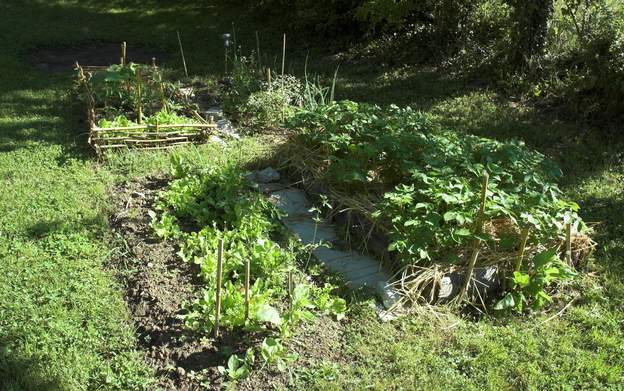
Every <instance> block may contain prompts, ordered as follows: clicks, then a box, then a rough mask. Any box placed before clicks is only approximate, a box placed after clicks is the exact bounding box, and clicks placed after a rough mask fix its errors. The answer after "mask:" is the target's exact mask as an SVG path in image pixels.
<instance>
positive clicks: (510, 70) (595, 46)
mask: <svg viewBox="0 0 624 391" xmlns="http://www.w3.org/2000/svg"><path fill="white" fill-rule="evenodd" d="M251 3H252V10H253V12H254V13H256V14H258V15H261V16H262V17H263V18H264V17H266V16H269V17H270V19H271V20H273V21H275V23H276V24H278V25H279V26H280V27H281V28H284V27H286V28H287V29H289V30H290V31H291V32H295V33H305V34H307V35H313V36H314V37H318V38H321V39H322V38H327V37H331V38H332V41H333V42H334V43H338V44H340V43H342V45H346V44H349V46H351V45H352V43H353V41H354V40H355V41H361V44H362V45H363V47H364V48H366V50H362V51H361V52H365V53H370V52H372V53H373V54H375V55H376V56H378V57H379V58H380V59H382V60H383V61H384V62H388V63H391V64H397V63H403V62H408V63H409V62H426V63H430V64H436V65H439V64H443V65H446V67H447V69H448V70H449V71H451V72H456V73H461V74H472V75H473V76H474V75H479V78H487V79H488V80H487V81H488V82H493V83H495V84H496V85H498V86H499V87H503V88H504V89H506V90H508V91H510V92H518V91H520V92H522V93H524V95H525V96H526V97H527V98H532V99H537V100H539V101H540V102H544V103H548V104H549V105H550V106H555V107H558V108H560V109H562V112H563V113H564V114H567V115H572V116H575V117H576V116H578V117H582V118H589V119H593V120H600V119H603V116H604V115H605V114H606V115H620V116H621V112H622V109H624V106H623V105H624V103H622V102H624V14H623V12H624V11H623V10H624V2H623V1H622V0H530V1H519V0H478V1H468V0H459V1H450V0H426V1H416V0H393V1H379V0H349V1H335V0H320V1H297V2H293V1H286V0H253V1H251ZM311 32H312V33H311ZM484 75H487V76H484ZM510 80H511V81H510Z"/></svg>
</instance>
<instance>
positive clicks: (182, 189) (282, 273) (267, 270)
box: [151, 156, 346, 380]
mask: <svg viewBox="0 0 624 391" xmlns="http://www.w3.org/2000/svg"><path fill="white" fill-rule="evenodd" d="M172 167H173V168H172V174H173V179H172V181H171V183H170V184H169V185H168V186H167V188H166V189H165V190H163V191H162V192H161V193H160V195H159V197H158V199H157V201H156V205H155V210H154V211H152V213H151V215H152V227H153V229H154V232H155V234H156V235H157V236H158V237H160V238H162V239H166V240H173V241H175V243H179V245H180V251H179V256H180V259H181V260H182V261H183V262H188V263H191V264H194V265H196V266H197V269H198V270H199V277H200V278H201V280H202V283H203V289H202V292H201V294H200V296H199V297H198V298H197V299H196V300H195V301H194V302H192V303H188V305H187V306H186V308H184V310H185V311H184V323H185V325H186V326H187V327H188V328H189V329H191V330H194V331H197V332H200V333H206V334H208V333H213V334H214V335H215V336H217V335H218V334H219V332H231V331H232V330H242V331H244V332H245V333H246V334H247V337H244V338H245V341H246V344H247V345H248V346H249V347H248V349H247V350H246V351H244V352H240V353H235V354H233V355H232V356H231V357H230V359H229V360H228V365H227V367H222V368H221V369H220V370H221V371H222V373H223V374H224V375H226V376H227V378H229V379H232V380H237V379H241V378H243V377H246V376H247V375H248V374H249V371H250V370H251V368H252V367H253V365H254V362H255V360H256V358H259V359H260V360H261V363H262V364H261V365H262V366H265V365H269V366H274V367H275V368H276V369H278V370H284V369H285V368H286V366H287V364H288V363H289V362H292V361H293V360H296V359H297V356H296V354H294V353H293V352H290V351H289V350H288V349H287V348H286V346H287V342H288V340H289V339H290V338H291V337H292V336H293V335H294V334H295V333H296V331H297V328H298V326H299V325H300V324H301V323H302V322H309V321H312V320H313V319H315V318H316V317H320V316H332V317H334V318H336V319H338V320H339V319H342V318H343V317H344V315H345V311H346V302H345V300H344V299H342V298H340V297H337V296H335V295H334V294H333V291H334V290H335V287H333V286H332V285H330V284H328V283H321V282H315V281H310V280H309V279H307V278H306V276H307V275H306V274H305V273H304V272H303V271H302V269H304V268H303V267H302V266H303V265H304V264H305V265H309V264H308V262H309V257H308V256H307V255H306V254H307V253H306V251H305V250H304V249H303V248H301V247H300V245H299V244H298V243H297V242H296V241H294V240H289V236H288V234H287V232H285V229H284V228H283V227H282V226H281V225H280V223H279V220H278V217H279V212H278V210H277V209H276V208H275V206H274V205H273V204H271V203H269V202H268V201H267V200H266V199H265V198H264V196H263V195H261V194H260V193H258V192H256V191H253V190H252V189H251V188H250V184H249V183H248V182H247V180H246V178H245V175H244V174H245V173H244V172H243V171H241V169H240V168H237V167H235V166H222V167H213V168H209V169H197V168H193V167H192V166H189V165H187V164H185V163H184V161H182V160H181V159H179V158H177V157H175V156H174V159H173V161H172ZM220 246H222V248H221V250H220V248H219V247H220ZM298 266H299V267H298ZM258 340H261V341H262V342H261V343H260V344H258V343H254V341H258Z"/></svg>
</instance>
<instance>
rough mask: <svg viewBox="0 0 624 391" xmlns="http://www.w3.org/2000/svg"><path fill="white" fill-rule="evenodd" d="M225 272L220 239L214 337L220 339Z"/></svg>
mask: <svg viewBox="0 0 624 391" xmlns="http://www.w3.org/2000/svg"><path fill="white" fill-rule="evenodd" d="M222 272H223V239H219V249H218V252H217V294H216V298H215V299H216V305H215V324H214V337H215V338H218V337H219V321H220V318H221V273H222Z"/></svg>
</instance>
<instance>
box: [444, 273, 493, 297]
mask: <svg viewBox="0 0 624 391" xmlns="http://www.w3.org/2000/svg"><path fill="white" fill-rule="evenodd" d="M472 278H473V279H474V282H473V284H471V286H470V287H469V289H468V291H467V295H468V297H469V298H470V299H471V300H480V299H479V297H481V298H482V299H483V300H484V301H486V300H487V298H489V297H492V296H494V295H496V293H497V291H498V289H499V288H500V286H501V277H500V274H499V272H498V267H496V266H487V267H476V268H475V269H474V274H473V276H472ZM463 283H464V273H463V272H453V273H449V274H447V275H445V276H444V277H442V279H441V281H440V290H439V292H438V299H439V300H440V301H442V302H445V301H449V300H451V299H453V298H455V297H456V296H457V295H458V294H459V291H460V290H461V287H462V285H463Z"/></svg>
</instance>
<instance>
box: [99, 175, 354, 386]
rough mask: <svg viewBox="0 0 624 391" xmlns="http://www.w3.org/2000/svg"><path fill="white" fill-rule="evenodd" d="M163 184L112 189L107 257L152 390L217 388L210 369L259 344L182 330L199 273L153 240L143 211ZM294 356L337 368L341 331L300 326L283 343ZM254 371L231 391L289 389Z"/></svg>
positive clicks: (317, 324) (306, 363)
mask: <svg viewBox="0 0 624 391" xmlns="http://www.w3.org/2000/svg"><path fill="white" fill-rule="evenodd" d="M167 182H168V179H167V178H164V177H158V178H156V177H153V178H147V179H146V180H144V181H141V182H130V183H127V184H125V185H123V186H119V187H117V188H116V189H115V192H114V193H115V205H116V211H115V213H114V214H113V215H112V216H111V218H110V225H111V227H112V229H113V230H114V231H115V232H117V233H119V234H121V237H122V238H123V242H124V247H125V251H122V252H121V254H119V255H118V256H117V257H116V258H115V259H113V263H114V265H113V266H114V268H115V269H116V271H118V275H119V276H120V278H121V279H122V282H123V284H124V286H125V288H126V295H125V299H126V301H127V305H128V308H129V309H130V311H131V315H132V319H133V321H134V324H135V328H136V330H137V334H138V340H139V344H140V348H141V349H143V351H144V353H145V362H146V363H147V364H148V365H149V366H150V367H151V368H153V369H154V372H155V374H156V378H157V381H158V386H159V387H160V388H162V389H164V390H180V391H185V390H198V389H213V390H218V389H222V388H223V387H224V386H225V384H224V379H223V376H222V375H221V374H220V373H219V372H218V370H217V366H219V365H226V362H227V359H228V358H229V355H230V354H232V353H233V352H235V353H244V351H245V350H246V348H247V347H248V346H254V347H255V348H256V351H259V346H260V344H261V342H262V338H261V337H260V336H259V335H255V334H253V333H243V332H236V331H235V332H232V333H223V335H222V336H221V337H220V338H219V339H218V340H214V339H213V338H212V337H211V336H210V335H206V334H201V333H195V332H192V331H190V330H189V329H187V328H185V326H184V324H183V322H182V320H181V319H180V315H181V314H183V310H182V306H183V305H184V304H185V303H188V302H190V301H192V300H193V299H195V298H197V297H198V296H199V295H200V294H201V284H202V282H201V280H200V279H199V278H198V277H197V275H198V272H199V270H198V269H197V268H196V267H195V265H189V264H187V263H184V262H182V261H180V260H179V258H178V257H177V255H176V253H177V251H178V250H179V249H178V248H177V246H176V245H174V244H173V243H171V242H163V241H160V240H158V239H156V238H154V236H153V234H152V230H151V228H150V226H149V221H150V217H149V215H148V211H149V210H150V209H151V208H152V205H153V202H154V198H155V196H156V194H157V192H158V191H159V190H161V189H163V188H164V187H165V186H166V184H167ZM286 345H287V346H288V347H289V350H290V351H291V352H293V351H294V352H296V353H297V354H298V355H299V360H298V361H297V362H296V363H295V364H294V365H295V367H296V368H293V369H298V368H303V367H312V366H315V365H316V364H318V363H320V362H321V361H328V360H329V361H331V362H341V361H343V360H344V358H343V349H342V325H341V323H340V322H337V321H334V320H333V319H330V318H328V317H323V318H319V319H317V320H316V321H314V322H311V323H308V324H304V325H302V326H301V328H300V330H299V331H298V332H297V333H296V336H295V337H293V338H292V339H290V340H289V341H288V343H287V344H286ZM260 361H261V359H259V357H257V364H256V366H257V368H254V369H253V370H252V372H251V375H250V376H249V377H248V378H247V379H245V380H243V381H241V382H240V383H239V384H238V385H237V388H238V389H242V390H272V389H275V387H278V388H280V387H288V386H289V383H290V376H289V375H288V373H286V372H278V371H277V370H275V369H272V368H268V367H265V368H262V369H261V367H262V365H261V363H260Z"/></svg>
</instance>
